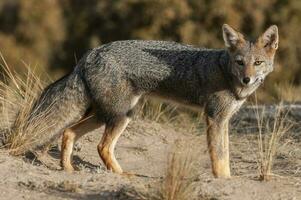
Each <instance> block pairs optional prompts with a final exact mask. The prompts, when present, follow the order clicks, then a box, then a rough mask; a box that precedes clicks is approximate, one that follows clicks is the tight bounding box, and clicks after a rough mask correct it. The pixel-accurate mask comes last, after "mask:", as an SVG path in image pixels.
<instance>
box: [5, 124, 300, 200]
mask: <svg viewBox="0 0 301 200" xmlns="http://www.w3.org/2000/svg"><path fill="white" fill-rule="evenodd" d="M102 132H103V129H102V128H100V129H98V130H95V131H93V132H92V133H90V134H88V135H86V136H84V137H83V138H82V139H81V140H80V141H79V144H78V145H76V151H75V153H74V162H75V166H76V167H77V168H78V169H79V170H78V171H76V172H75V173H73V174H69V173H67V172H64V171H61V170H60V169H59V168H60V167H59V153H60V152H59V149H54V150H52V151H51V152H50V155H49V160H51V161H52V162H54V163H55V166H56V167H57V168H58V169H50V168H47V167H46V166H44V165H41V164H39V162H37V161H36V160H34V159H30V158H24V157H13V156H10V155H8V152H7V151H6V150H0V177H1V178H0V199H16V200H18V199H133V197H129V195H128V190H130V188H144V189H145V190H153V189H154V188H156V187H157V186H158V185H159V184H160V183H161V182H162V179H163V178H164V174H165V171H166V164H167V156H168V154H169V152H171V150H172V149H173V147H174V143H175V142H178V141H187V142H186V143H187V144H188V145H187V148H191V149H192V150H193V151H194V152H195V155H196V160H195V165H196V166H197V174H196V177H195V179H194V185H196V189H195V194H191V199H211V200H214V199H215V200H216V199H235V200H241V199H244V200H251V199H257V200H261V199H262V200H269V199H277V200H278V199H291V200H299V199H300V200H301V148H300V147H301V142H300V138H299V139H298V138H297V139H296V138H294V139H291V138H290V137H287V139H286V140H285V141H283V142H284V144H285V145H282V146H280V147H279V154H278V155H277V157H276V160H275V165H274V168H273V169H274V173H275V174H277V175H275V176H273V178H272V180H271V181H269V182H261V181H259V180H258V178H257V177H258V170H257V166H258V165H257V159H256V155H257V154H256V151H257V150H256V148H257V144H256V136H255V135H252V134H248V135H243V134H235V133H234V132H232V133H231V136H230V141H231V170H232V175H233V178H231V179H230V180H225V179H214V178H213V177H212V174H211V170H210V162H209V156H208V152H207V150H206V138H205V135H204V134H203V133H201V134H198V135H196V134H195V132H194V131H188V130H181V129H176V128H173V127H172V126H170V125H162V124H158V123H155V122H151V121H142V120H135V121H133V122H131V124H130V125H129V127H128V128H127V130H126V131H125V133H124V134H123V135H122V136H121V138H120V139H119V142H118V144H117V148H116V157H117V159H118V160H119V162H120V164H121V166H122V167H123V169H124V171H127V172H131V173H134V174H136V176H120V175H116V174H113V173H111V172H109V171H106V170H105V169H104V167H103V165H102V163H101V161H100V159H99V156H98V154H97V151H96V145H97V144H98V142H99V140H100V138H101V135H102ZM300 137H301V136H300ZM298 140H299V142H298ZM189 142H191V143H189ZM138 199H139V198H138Z"/></svg>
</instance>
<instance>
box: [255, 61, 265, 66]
mask: <svg viewBox="0 0 301 200" xmlns="http://www.w3.org/2000/svg"><path fill="white" fill-rule="evenodd" d="M261 63H263V61H255V62H254V65H256V66H258V65H261Z"/></svg>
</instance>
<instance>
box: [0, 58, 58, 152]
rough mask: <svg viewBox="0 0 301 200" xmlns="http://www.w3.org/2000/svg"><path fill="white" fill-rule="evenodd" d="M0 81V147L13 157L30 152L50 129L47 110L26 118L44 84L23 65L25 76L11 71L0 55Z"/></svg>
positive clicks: (32, 71) (31, 70) (28, 67)
mask: <svg viewBox="0 0 301 200" xmlns="http://www.w3.org/2000/svg"><path fill="white" fill-rule="evenodd" d="M0 56H1V59H2V64H1V71H2V76H3V79H2V80H0V112H1V115H0V130H1V132H0V140H1V143H2V147H6V148H8V149H9V151H10V153H11V154H13V155H20V154H23V153H25V152H26V151H28V150H30V147H31V145H32V144H33V143H36V142H37V141H38V140H39V137H40V136H41V135H42V134H44V133H45V132H46V131H47V130H48V129H49V128H50V127H51V126H52V124H51V123H48V122H50V120H48V119H49V116H50V115H49V113H50V111H51V108H49V109H48V110H47V111H46V112H43V113H41V114H39V115H37V116H35V117H30V114H31V113H33V112H35V110H33V107H34V104H35V102H36V100H37V98H38V97H39V95H40V94H41V92H42V90H43V88H44V87H45V85H46V83H45V82H44V81H43V80H42V79H41V78H40V77H39V76H38V75H37V74H36V73H35V72H34V70H33V69H31V68H30V66H28V65H26V64H24V65H25V73H24V74H21V73H16V72H15V71H11V69H10V67H9V66H8V64H7V63H6V61H5V59H4V58H3V56H2V55H1V54H0Z"/></svg>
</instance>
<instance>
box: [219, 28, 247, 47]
mask: <svg viewBox="0 0 301 200" xmlns="http://www.w3.org/2000/svg"><path fill="white" fill-rule="evenodd" d="M223 38H224V41H225V45H226V47H227V48H229V49H231V50H233V49H236V48H237V47H239V45H241V44H242V43H244V42H245V39H244V36H243V35H242V34H241V33H239V32H238V31H236V30H234V29H233V28H232V27H231V26H229V25H228V24H224V25H223Z"/></svg>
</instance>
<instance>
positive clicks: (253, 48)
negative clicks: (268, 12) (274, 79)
mask: <svg viewBox="0 0 301 200" xmlns="http://www.w3.org/2000/svg"><path fill="white" fill-rule="evenodd" d="M222 29H223V38H224V41H225V45H226V47H227V50H228V53H229V55H230V73H231V74H232V75H233V76H234V78H235V79H237V81H238V82H239V83H240V84H241V87H242V88H249V87H254V86H255V85H257V86H259V85H260V84H261V83H262V82H263V81H264V78H265V77H266V76H267V75H268V74H269V73H270V72H272V71H273V62H274V55H275V52H276V50H277V48H278V28H277V26H276V25H273V26H270V27H269V28H268V29H267V30H266V31H265V32H264V33H263V34H262V35H261V36H259V37H258V38H257V39H256V40H255V41H254V42H252V41H248V40H246V39H245V37H244V36H243V34H242V33H239V32H238V31H236V30H235V29H233V28H232V27H230V26H229V25H227V24H224V25H223V28H222Z"/></svg>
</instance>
